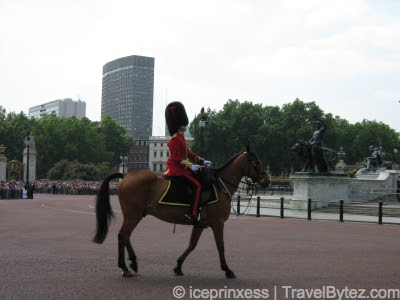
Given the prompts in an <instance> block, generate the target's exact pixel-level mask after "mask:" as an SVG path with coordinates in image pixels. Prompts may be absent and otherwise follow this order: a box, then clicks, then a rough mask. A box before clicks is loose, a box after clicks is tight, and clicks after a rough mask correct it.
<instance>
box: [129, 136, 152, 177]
mask: <svg viewBox="0 0 400 300" xmlns="http://www.w3.org/2000/svg"><path fill="white" fill-rule="evenodd" d="M127 165H128V171H129V172H134V171H138V170H148V169H149V141H148V140H136V141H135V145H134V146H132V147H131V149H130V151H129V153H128V161H127Z"/></svg>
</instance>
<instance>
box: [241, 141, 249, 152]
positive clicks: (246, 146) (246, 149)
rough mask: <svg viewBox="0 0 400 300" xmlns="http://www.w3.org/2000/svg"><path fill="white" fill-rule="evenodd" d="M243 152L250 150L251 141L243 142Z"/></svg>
mask: <svg viewBox="0 0 400 300" xmlns="http://www.w3.org/2000/svg"><path fill="white" fill-rule="evenodd" d="M242 152H250V145H249V143H243V144H242Z"/></svg>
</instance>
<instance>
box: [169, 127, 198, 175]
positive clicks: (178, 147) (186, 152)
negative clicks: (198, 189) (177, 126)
mask: <svg viewBox="0 0 400 300" xmlns="http://www.w3.org/2000/svg"><path fill="white" fill-rule="evenodd" d="M168 148H169V158H168V161H167V166H168V169H167V172H165V174H166V175H168V176H184V175H190V172H189V171H188V170H186V165H184V164H182V161H183V160H187V159H188V158H189V159H190V160H192V161H195V160H196V154H194V153H193V152H192V151H190V149H189V148H188V147H187V145H186V140H185V137H184V136H183V135H182V134H178V133H176V134H174V135H173V136H172V138H171V140H170V141H169V142H168Z"/></svg>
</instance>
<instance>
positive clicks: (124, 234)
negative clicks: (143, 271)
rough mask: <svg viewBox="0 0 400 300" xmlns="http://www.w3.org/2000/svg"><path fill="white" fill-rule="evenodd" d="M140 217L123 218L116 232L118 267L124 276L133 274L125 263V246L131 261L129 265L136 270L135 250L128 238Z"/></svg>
mask: <svg viewBox="0 0 400 300" xmlns="http://www.w3.org/2000/svg"><path fill="white" fill-rule="evenodd" d="M141 219H142V217H141V216H140V217H139V216H138V217H136V218H132V219H129V220H127V218H124V223H123V225H122V227H121V230H120V231H119V234H118V267H119V268H121V269H122V276H124V277H132V276H133V274H132V273H131V272H130V271H129V269H128V268H127V266H126V264H125V247H126V250H127V251H128V257H129V260H131V261H132V263H131V265H130V267H131V268H132V270H133V271H135V272H136V273H137V272H138V265H137V260H136V254H135V251H133V247H132V244H131V242H130V240H129V238H130V236H131V234H132V231H133V229H135V227H136V225H137V224H139V222H140V220H141Z"/></svg>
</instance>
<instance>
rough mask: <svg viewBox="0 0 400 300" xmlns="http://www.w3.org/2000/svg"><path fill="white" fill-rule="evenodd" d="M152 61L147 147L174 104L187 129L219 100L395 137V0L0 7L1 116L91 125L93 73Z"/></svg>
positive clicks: (55, 2)
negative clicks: (291, 108) (77, 104)
mask: <svg viewBox="0 0 400 300" xmlns="http://www.w3.org/2000/svg"><path fill="white" fill-rule="evenodd" d="M129 55H143V56H150V57H154V58H155V76H154V107H153V135H164V132H165V131H164V124H165V120H164V109H165V106H166V104H167V103H169V102H171V101H181V102H182V103H183V104H184V105H185V107H186V111H187V113H188V116H189V120H192V119H193V118H194V117H195V115H196V114H199V113H200V110H201V108H202V107H205V108H206V109H207V108H210V109H211V110H216V111H219V110H221V109H222V108H223V105H224V104H225V103H226V102H227V101H228V100H229V99H233V100H235V99H238V100H239V101H241V102H244V101H251V102H253V103H257V104H262V105H264V106H279V107H282V105H284V104H287V103H291V102H293V101H294V100H295V99H296V98H299V99H300V100H301V101H303V102H311V101H314V102H315V103H316V104H317V105H318V106H319V107H320V108H321V109H322V110H323V111H324V112H325V113H332V114H333V115H334V116H336V115H337V116H339V117H341V118H343V119H346V120H348V121H349V122H350V123H355V122H360V121H362V120H363V119H367V120H376V121H378V122H383V123H385V124H387V125H389V126H390V127H391V128H393V129H395V130H396V131H397V132H400V120H399V115H400V102H399V101H400V1H397V0H336V1H332V0H328V1H325V0H302V1H297V0H292V1H289V0H279V1H278V0H218V1H217V0H202V1H191V0H168V1H165V0H146V1H144V0H141V1H137V0H65V1H64V0H35V1H32V0H0V106H2V107H3V108H5V109H6V111H7V112H16V113H19V112H21V111H23V112H24V113H25V114H26V115H27V114H28V110H29V107H32V106H36V105H40V104H43V103H46V102H50V101H53V100H56V99H63V98H72V99H74V100H77V99H81V100H82V101H85V102H86V115H87V117H88V118H89V119H90V120H92V121H99V120H100V117H101V88H102V86H101V85H102V68H103V65H104V64H106V63H107V62H109V61H112V60H115V59H117V58H120V57H124V56H129Z"/></svg>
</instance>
